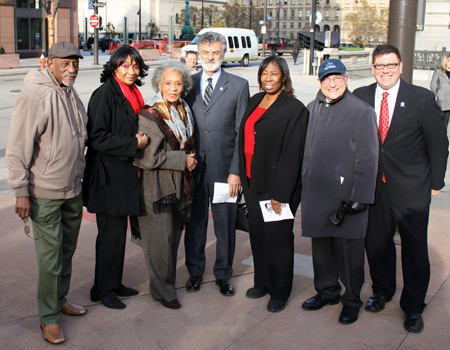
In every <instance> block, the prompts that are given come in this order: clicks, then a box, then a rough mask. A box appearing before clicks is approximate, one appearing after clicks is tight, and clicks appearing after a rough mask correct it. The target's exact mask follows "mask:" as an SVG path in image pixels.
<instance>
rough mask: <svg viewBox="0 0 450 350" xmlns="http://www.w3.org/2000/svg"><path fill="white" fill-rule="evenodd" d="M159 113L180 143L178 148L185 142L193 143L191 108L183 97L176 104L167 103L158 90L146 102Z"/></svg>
mask: <svg viewBox="0 0 450 350" xmlns="http://www.w3.org/2000/svg"><path fill="white" fill-rule="evenodd" d="M148 105H149V106H151V107H153V109H154V110H155V111H156V112H157V113H158V114H159V116H160V117H161V118H162V119H163V120H164V122H165V123H166V124H167V126H169V127H170V129H171V130H172V132H173V134H174V135H175V137H176V138H177V140H178V142H179V143H180V150H184V149H185V148H186V146H187V144H191V145H192V144H193V137H192V135H193V134H194V125H193V118H192V113H191V110H190V109H189V106H188V105H187V104H186V102H184V100H183V99H181V98H180V99H179V100H178V101H177V104H176V106H174V105H172V104H170V103H168V102H167V101H166V100H164V98H163V97H162V95H161V91H159V92H158V93H157V94H156V95H155V97H153V99H152V100H151V101H150V102H149V103H148ZM186 151H188V150H186Z"/></svg>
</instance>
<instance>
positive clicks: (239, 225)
mask: <svg viewBox="0 0 450 350" xmlns="http://www.w3.org/2000/svg"><path fill="white" fill-rule="evenodd" d="M242 197H243V196H242V191H241V192H239V194H238V199H237V203H238V211H237V218H236V230H240V231H245V232H249V229H248V208H247V203H245V197H244V201H242Z"/></svg>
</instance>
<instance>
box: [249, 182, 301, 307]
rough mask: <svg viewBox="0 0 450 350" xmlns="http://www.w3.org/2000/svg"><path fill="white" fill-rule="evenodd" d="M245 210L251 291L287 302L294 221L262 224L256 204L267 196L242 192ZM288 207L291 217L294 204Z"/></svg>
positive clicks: (291, 263) (291, 272) (292, 251)
mask: <svg viewBox="0 0 450 350" xmlns="http://www.w3.org/2000/svg"><path fill="white" fill-rule="evenodd" d="M244 196H245V201H246V203H247V207H248V220H249V231H250V245H251V247H252V253H253V263H254V268H255V276H254V280H255V287H258V288H263V289H267V290H268V291H269V293H270V296H271V297H272V298H273V299H276V300H282V301H287V300H288V298H289V296H290V294H291V290H292V281H293V274H294V233H293V228H294V220H283V221H274V222H264V219H263V216H262V213H261V207H260V205H259V201H261V200H268V199H271V198H270V193H255V192H254V191H252V190H251V189H246V190H244ZM293 206H294V207H292V205H291V209H292V211H293V213H294V215H295V211H296V210H297V206H298V201H296V203H295V204H293Z"/></svg>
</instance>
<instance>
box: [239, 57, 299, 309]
mask: <svg viewBox="0 0 450 350" xmlns="http://www.w3.org/2000/svg"><path fill="white" fill-rule="evenodd" d="M258 83H259V87H260V89H261V90H262V92H260V93H258V94H256V95H254V96H253V97H252V98H251V99H250V102H249V105H248V108H247V110H246V112H245V113H244V116H243V118H242V123H241V127H240V131H239V167H240V170H239V172H240V176H241V182H242V187H243V190H244V196H245V200H246V202H247V206H248V210H249V214H248V219H249V228H250V243H251V247H252V252H253V261H254V267H255V277H254V287H252V288H250V289H249V290H248V291H247V294H246V295H247V297H249V298H261V297H263V296H265V295H266V294H267V293H269V294H270V296H271V299H270V301H269V304H268V306H267V309H268V310H269V311H270V312H279V311H281V310H283V309H284V308H285V306H286V302H287V300H288V298H289V295H290V293H291V289H292V280H293V268H294V234H293V226H294V220H282V221H272V222H264V219H263V216H262V212H261V208H260V204H259V202H260V201H264V200H270V204H271V205H272V208H273V211H274V212H275V213H276V214H280V213H281V208H282V204H284V203H288V204H289V206H290V208H291V211H292V213H293V214H294V215H295V212H296V210H297V207H298V205H299V204H300V197H301V174H302V160H303V150H304V144H305V137H306V128H307V124H308V110H307V109H306V107H305V106H304V105H303V103H301V102H300V101H299V100H297V99H296V98H295V97H294V90H293V88H292V82H291V78H290V75H289V68H288V65H287V63H286V61H285V60H284V59H283V58H281V57H279V56H270V57H267V58H266V59H265V60H264V61H263V62H262V63H261V65H260V67H259V70H258Z"/></svg>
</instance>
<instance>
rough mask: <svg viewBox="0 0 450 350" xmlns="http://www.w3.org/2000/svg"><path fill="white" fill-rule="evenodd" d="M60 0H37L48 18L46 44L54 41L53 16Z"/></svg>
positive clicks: (50, 44)
mask: <svg viewBox="0 0 450 350" xmlns="http://www.w3.org/2000/svg"><path fill="white" fill-rule="evenodd" d="M59 1H60V0H39V3H40V4H41V7H42V8H43V9H44V11H45V16H46V17H47V20H48V46H49V47H51V46H52V45H53V44H54V43H55V16H56V12H57V11H58V8H59Z"/></svg>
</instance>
